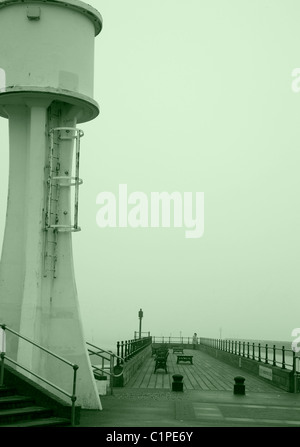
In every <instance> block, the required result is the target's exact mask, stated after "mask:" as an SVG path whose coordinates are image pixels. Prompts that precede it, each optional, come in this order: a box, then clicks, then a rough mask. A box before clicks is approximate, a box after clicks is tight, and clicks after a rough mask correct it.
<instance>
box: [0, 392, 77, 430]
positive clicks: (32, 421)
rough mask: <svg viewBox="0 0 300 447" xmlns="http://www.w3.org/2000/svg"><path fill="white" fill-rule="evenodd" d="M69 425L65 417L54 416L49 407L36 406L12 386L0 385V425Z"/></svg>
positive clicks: (30, 399)
mask: <svg viewBox="0 0 300 447" xmlns="http://www.w3.org/2000/svg"><path fill="white" fill-rule="evenodd" d="M50 426H52V427H58V426H71V421H70V420H69V419H67V418H61V417H57V416H55V412H54V410H53V409H51V408H46V407H41V406H38V405H37V404H36V402H35V400H34V399H33V398H31V397H28V396H20V395H18V394H17V393H16V391H15V390H14V389H13V388H10V387H7V386H3V387H0V427H50Z"/></svg>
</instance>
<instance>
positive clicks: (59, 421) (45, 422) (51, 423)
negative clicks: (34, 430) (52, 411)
mask: <svg viewBox="0 0 300 447" xmlns="http://www.w3.org/2000/svg"><path fill="white" fill-rule="evenodd" d="M5 426H6V427H59V426H60V427H63V426H64V427H67V426H71V422H70V420H69V419H64V418H57V417H51V418H41V419H34V420H31V421H19V422H13V423H11V424H7V425H5Z"/></svg>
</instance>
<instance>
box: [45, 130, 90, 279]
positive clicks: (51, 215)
mask: <svg viewBox="0 0 300 447" xmlns="http://www.w3.org/2000/svg"><path fill="white" fill-rule="evenodd" d="M83 135H84V133H83V131H82V130H80V129H77V128H73V127H54V128H52V129H51V130H50V131H49V160H48V165H47V166H46V168H47V170H48V177H47V185H46V191H47V192H46V206H45V239H44V276H48V272H52V273H53V277H54V278H56V263H57V243H58V239H57V238H58V233H59V232H77V231H80V230H81V229H80V227H79V225H78V199H79V186H80V185H81V184H82V183H83V181H82V180H81V179H80V178H79V160H80V140H81V138H82V137H83ZM72 140H74V141H75V168H73V170H74V171H75V172H74V176H72V175H71V174H70V171H69V168H67V169H65V170H64V172H63V174H62V172H61V161H62V158H64V156H65V154H64V149H65V148H64V147H63V143H64V142H66V141H70V142H71V141H72ZM69 150H70V147H69ZM73 150H74V149H73V145H72V146H71V151H72V152H73ZM72 158H73V156H72V157H71V158H70V159H71V160H72ZM66 164H69V163H66ZM71 187H74V196H73V197H72V200H73V202H74V212H73V216H70V217H69V220H68V223H65V222H61V221H60V219H61V218H63V217H67V215H68V214H69V211H68V209H65V211H64V212H63V213H62V209H61V206H62V205H61V203H60V202H61V189H62V188H71ZM70 200H71V196H70ZM60 213H62V214H60ZM63 215H64V216H63ZM59 216H61V217H59Z"/></svg>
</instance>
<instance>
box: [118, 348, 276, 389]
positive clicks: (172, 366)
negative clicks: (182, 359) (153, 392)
mask: <svg viewBox="0 0 300 447" xmlns="http://www.w3.org/2000/svg"><path fill="white" fill-rule="evenodd" d="M184 354H185V355H192V356H193V364H190V363H179V364H177V354H176V353H175V354H173V351H172V349H170V350H169V356H168V360H167V371H168V372H167V373H166V372H165V371H164V370H163V369H158V370H157V371H156V372H155V373H154V367H155V360H154V356H153V357H151V358H149V359H148V360H147V361H146V362H145V363H144V364H143V366H142V367H141V368H140V369H139V370H138V371H137V372H136V374H135V375H134V376H133V377H132V378H131V379H130V380H129V382H128V383H127V384H126V385H125V388H126V389H129V388H131V389H160V390H162V389H164V390H171V389H172V382H173V378H172V375H173V374H182V375H183V377H184V379H183V387H184V390H205V391H214V390H215V391H232V390H233V384H234V377H236V376H238V375H242V376H243V377H245V379H246V380H245V385H246V389H247V390H248V391H252V392H276V391H278V388H276V387H274V385H272V384H269V383H268V382H266V381H264V380H263V379H261V378H260V377H256V376H254V375H252V374H250V373H247V372H245V371H241V370H240V369H238V368H235V367H233V366H230V365H228V364H226V363H224V362H222V361H220V360H218V359H216V358H214V357H212V356H210V355H208V354H206V353H204V352H202V351H199V350H193V349H185V350H184Z"/></svg>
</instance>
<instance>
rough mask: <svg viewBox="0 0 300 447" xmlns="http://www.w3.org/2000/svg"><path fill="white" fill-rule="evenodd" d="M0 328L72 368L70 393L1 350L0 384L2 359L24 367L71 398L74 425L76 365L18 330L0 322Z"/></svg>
mask: <svg viewBox="0 0 300 447" xmlns="http://www.w3.org/2000/svg"><path fill="white" fill-rule="evenodd" d="M0 328H2V329H3V331H8V332H11V333H12V334H14V335H16V336H17V337H19V338H21V339H22V340H25V341H27V342H28V343H30V344H31V345H33V346H36V347H37V348H39V349H40V350H41V351H44V352H46V353H47V354H50V355H51V356H52V357H54V358H56V359H58V360H60V361H61V362H63V363H65V364H67V365H68V366H71V367H72V368H73V387H72V394H71V393H68V392H67V391H65V390H63V389H62V388H60V387H58V386H57V385H55V384H54V383H52V382H50V381H48V380H47V379H44V378H43V377H42V376H40V375H39V374H36V373H34V372H32V371H30V370H29V369H28V368H26V367H25V366H24V365H21V364H20V363H18V362H16V361H15V360H13V359H11V358H10V357H8V356H7V355H6V353H5V352H1V354H0V358H1V372H0V386H3V383H4V382H3V380H4V359H6V360H8V361H9V362H11V363H13V364H14V365H16V366H18V367H19V368H21V369H24V370H25V371H27V372H29V373H30V374H31V375H33V376H34V377H36V378H38V379H39V380H41V381H42V382H44V383H46V384H47V385H49V386H51V387H52V388H54V389H56V390H57V391H59V392H61V393H62V394H64V395H65V396H67V397H69V398H70V399H71V403H72V404H71V425H72V426H74V425H75V402H76V399H77V397H76V379H77V370H78V368H79V366H78V365H76V364H75V363H71V362H70V361H69V360H66V359H64V358H63V357H60V356H59V355H57V354H55V353H54V352H52V351H50V350H49V349H47V348H45V347H43V346H41V345H39V344H38V343H36V342H34V341H33V340H30V339H29V338H27V337H25V336H24V335H21V334H19V333H18V332H16V331H14V330H13V329H11V328H9V327H8V326H6V325H5V324H0Z"/></svg>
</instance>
